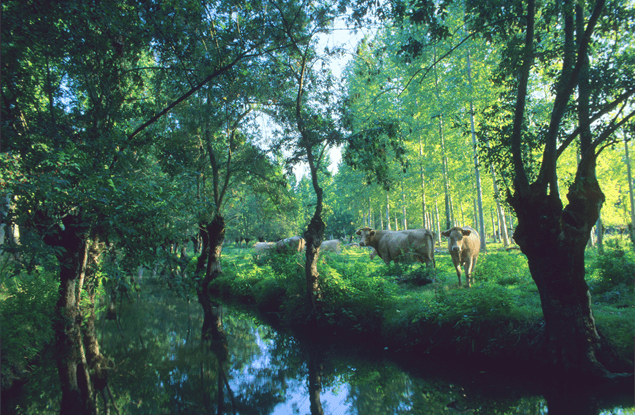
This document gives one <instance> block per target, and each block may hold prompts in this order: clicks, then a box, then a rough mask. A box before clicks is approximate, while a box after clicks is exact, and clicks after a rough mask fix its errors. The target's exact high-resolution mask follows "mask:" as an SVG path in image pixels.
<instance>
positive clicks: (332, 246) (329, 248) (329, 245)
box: [320, 239, 341, 254]
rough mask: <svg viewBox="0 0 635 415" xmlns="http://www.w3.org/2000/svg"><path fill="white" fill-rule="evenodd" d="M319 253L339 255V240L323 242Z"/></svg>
mask: <svg viewBox="0 0 635 415" xmlns="http://www.w3.org/2000/svg"><path fill="white" fill-rule="evenodd" d="M320 251H322V252H335V253H336V254H339V253H340V252H341V245H340V240H339V239H330V240H328V241H323V242H322V244H321V245H320Z"/></svg>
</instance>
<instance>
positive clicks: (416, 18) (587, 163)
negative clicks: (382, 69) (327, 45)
mask: <svg viewBox="0 0 635 415" xmlns="http://www.w3.org/2000/svg"><path fill="white" fill-rule="evenodd" d="M458 6H460V7H458ZM463 6H465V7H466V13H465V15H466V16H467V21H466V26H467V28H468V31H469V32H468V33H467V34H466V35H465V36H463V37H462V38H458V35H455V36H452V34H453V33H454V32H455V28H456V21H457V16H458V15H459V13H460V14H461V15H463V11H462V8H463ZM389 13H391V14H392V16H393V21H394V22H397V23H398V24H399V25H402V26H404V27H405V26H406V25H411V24H412V25H414V26H415V28H414V29H412V31H411V35H410V36H409V37H405V38H404V37H402V38H401V44H402V45H403V46H402V51H403V52H404V55H406V56H410V57H412V58H415V57H419V56H424V55H426V54H427V55H433V54H434V51H435V49H436V48H440V47H441V45H446V46H447V45H448V43H449V41H450V40H452V41H453V45H450V46H448V47H447V48H446V49H445V50H444V52H443V53H441V52H439V53H438V58H436V59H433V61H432V63H431V64H429V65H421V64H419V65H420V66H419V67H417V68H416V71H414V72H413V73H411V75H409V76H408V81H407V82H404V84H403V85H404V87H403V91H402V92H401V93H400V94H401V95H405V94H406V93H409V90H413V91H414V90H416V88H415V86H413V85H416V84H422V83H423V80H424V79H426V78H431V77H432V75H434V74H435V72H433V71H434V70H435V68H436V67H437V66H441V67H442V68H444V69H445V68H447V66H448V63H446V60H451V59H452V58H453V56H455V55H456V54H457V53H458V51H459V50H460V48H461V46H462V45H464V44H465V43H466V42H467V41H468V40H469V39H471V38H475V39H479V41H480V42H483V41H485V42H488V48H491V50H490V51H489V55H490V57H491V56H494V57H497V59H498V67H497V69H496V71H494V72H493V73H492V75H491V79H492V80H493V81H494V82H493V84H492V86H491V90H493V91H496V92H498V93H499V97H498V99H497V100H496V102H493V103H490V104H489V106H488V107H486V108H484V109H482V110H480V111H478V112H477V114H479V116H478V117H476V118H477V120H479V124H478V125H477V127H476V131H477V133H478V134H479V135H480V137H481V143H482V145H484V146H485V147H486V143H487V140H489V141H490V144H491V149H490V150H489V151H488V150H485V153H486V154H484V156H483V157H484V158H483V159H484V160H487V162H488V163H493V164H495V165H496V166H497V167H498V169H499V177H501V178H502V182H503V183H506V184H507V185H508V186H509V187H508V198H507V199H508V202H509V203H510V205H511V206H512V207H513V209H514V211H515V213H516V215H517V218H518V226H517V228H516V232H515V234H514V238H515V240H516V242H517V243H518V244H519V246H520V247H521V250H522V251H523V252H524V253H525V254H526V255H527V257H528V260H529V264H530V270H531V272H532V277H533V278H534V280H535V282H536V285H537V287H538V290H539V292H540V295H541V302H542V306H543V312H544V316H545V321H546V330H547V331H546V335H547V344H548V346H547V349H548V360H550V361H551V362H552V363H553V364H555V365H556V366H558V367H561V368H564V369H566V370H572V371H579V372H581V373H584V374H585V375H591V376H595V377H607V376H609V375H608V373H609V372H608V371H609V370H611V371H620V370H624V369H625V368H627V367H628V366H625V365H624V364H623V363H624V362H617V361H615V360H614V359H613V357H612V353H611V351H610V345H609V343H608V341H607V340H606V339H603V338H601V337H600V336H599V335H598V333H597V330H596V327H595V322H594V320H593V316H592V311H591V308H590V297H589V295H588V287H587V285H586V282H585V280H584V248H585V246H586V242H587V240H588V238H589V234H590V232H591V228H592V226H593V225H594V223H595V222H596V220H597V219H598V217H599V213H600V208H601V206H602V203H603V202H604V195H603V193H602V191H601V189H600V187H599V183H598V181H597V179H596V162H597V160H598V157H599V155H600V153H601V152H602V151H604V150H605V148H607V147H608V146H610V145H611V144H613V143H615V142H616V140H617V139H616V138H615V134H614V133H615V131H617V130H619V129H627V130H628V129H631V128H632V126H633V120H632V119H633V116H634V115H635V112H634V111H633V105H632V104H633V103H632V97H633V94H634V93H635V88H634V86H633V83H632V80H633V79H634V77H633V73H634V71H633V68H634V63H635V58H634V55H635V54H634V53H633V48H632V44H633V38H632V36H633V33H632V32H631V31H629V30H628V29H626V27H628V25H630V24H632V22H633V18H634V16H633V11H632V10H631V9H629V8H628V7H622V5H620V4H618V3H617V2H611V3H610V4H606V5H605V3H604V1H602V0H600V1H598V2H592V3H574V2H565V3H561V2H543V3H540V4H539V5H538V6H537V5H536V4H535V2H534V1H531V0H530V1H528V2H526V3H525V2H512V3H510V2H488V3H487V4H484V3H483V2H480V1H467V2H465V3H462V2H443V3H435V2H427V1H422V2H417V3H416V4H414V5H412V6H411V7H395V8H394V9H392V10H390V11H389ZM623 25H624V26H623ZM456 33H464V31H462V30H459V31H456ZM617 33H620V35H619V36H618V35H617ZM489 45H492V46H489ZM382 47H383V48H385V47H386V45H385V44H382V45H379V46H378V47H377V49H381V48H382ZM470 50H471V51H472V50H473V49H470ZM590 57H592V59H589V58H590ZM616 61H619V62H620V64H619V65H614V62H616ZM406 63H407V62H406ZM436 73H437V74H439V80H440V79H441V74H443V71H441V70H439V71H436ZM415 81H418V82H415ZM428 83H431V82H430V81H428ZM436 85H439V86H441V85H442V82H440V81H439V82H438V83H437V84H436ZM439 92H441V88H439ZM429 95H432V94H430V93H428V94H427V96H429ZM439 95H441V94H439ZM349 97H350V98H351V99H354V98H356V96H353V95H352V94H351V95H349ZM353 104H354V102H353ZM349 107H350V108H353V105H350V106H349ZM444 107H445V106H444ZM458 107H459V108H461V107H463V108H464V107H465V105H461V106H458ZM481 108H483V107H481ZM433 115H434V114H433ZM444 118H445V117H444ZM446 124H447V123H446ZM396 141H398V140H397V139H393V140H392V142H396ZM574 143H575V145H576V146H577V147H578V148H579V149H580V151H581V154H582V156H581V159H580V163H579V164H578V165H577V166H576V167H575V173H574V174H573V175H572V177H571V181H569V182H568V183H567V181H566V180H565V179H563V178H560V180H559V176H558V163H557V162H558V161H559V160H563V159H564V158H565V157H568V152H567V151H566V150H567V149H569V148H572V147H573V146H574ZM446 145H447V142H446ZM367 149H368V150H369V152H368V154H373V155H376V154H377V153H376V152H372V150H373V147H372V146H367ZM372 157H373V156H369V155H367V156H366V159H367V160H369V159H372ZM373 161H374V162H375V163H376V165H370V164H369V166H371V168H372V170H373V171H375V172H380V169H379V167H381V159H379V160H378V159H377V158H375V159H373ZM451 161H452V160H451V159H450V160H449V163H451ZM358 165H361V163H358ZM378 165H379V167H378ZM382 168H383V167H382ZM450 170H451V167H449V169H448V171H450ZM567 185H568V195H567V198H568V202H567V204H566V205H565V204H564V203H563V200H562V199H561V197H560V194H561V193H560V192H561V188H562V187H564V186H567ZM446 210H451V209H447V208H446Z"/></svg>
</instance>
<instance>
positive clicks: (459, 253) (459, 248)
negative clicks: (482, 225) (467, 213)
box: [441, 226, 481, 288]
mask: <svg viewBox="0 0 635 415" xmlns="http://www.w3.org/2000/svg"><path fill="white" fill-rule="evenodd" d="M441 235H443V236H445V237H446V238H448V251H450V255H451V256H452V262H453V263H454V267H455V268H456V275H457V276H458V277H459V287H460V286H461V267H462V266H464V267H465V280H466V283H467V286H468V288H469V287H470V285H471V284H472V283H473V282H474V277H473V276H472V272H474V267H476V260H477V259H478V253H479V251H480V250H481V239H480V237H479V235H478V232H476V230H474V229H473V228H471V227H469V226H464V227H462V228H461V227H459V226H455V227H454V228H451V229H448V230H447V231H444V232H441Z"/></svg>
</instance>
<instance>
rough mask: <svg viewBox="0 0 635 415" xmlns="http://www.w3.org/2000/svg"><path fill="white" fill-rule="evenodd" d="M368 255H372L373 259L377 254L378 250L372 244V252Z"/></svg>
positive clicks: (371, 258)
mask: <svg viewBox="0 0 635 415" xmlns="http://www.w3.org/2000/svg"><path fill="white" fill-rule="evenodd" d="M368 256H369V257H370V260H371V261H372V260H373V259H375V257H376V256H377V251H376V250H375V248H373V247H372V246H371V247H370V254H369V255H368Z"/></svg>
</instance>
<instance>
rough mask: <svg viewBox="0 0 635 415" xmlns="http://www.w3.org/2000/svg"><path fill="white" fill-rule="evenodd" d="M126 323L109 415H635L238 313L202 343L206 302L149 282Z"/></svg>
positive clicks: (110, 323) (46, 370) (35, 400)
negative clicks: (293, 331)
mask: <svg viewBox="0 0 635 415" xmlns="http://www.w3.org/2000/svg"><path fill="white" fill-rule="evenodd" d="M117 316H118V317H117V319H116V320H106V319H103V320H101V321H100V323H99V325H100V328H99V331H100V333H101V334H100V339H99V340H100V346H101V351H102V353H103V354H105V355H106V356H108V357H109V358H110V359H111V372H110V376H109V388H108V390H107V391H105V392H104V394H103V395H102V394H100V395H99V397H98V406H99V409H100V413H102V414H103V413H107V411H106V409H105V408H106V406H104V402H107V407H108V410H109V411H110V413H111V414H114V413H117V412H118V413H120V414H221V413H222V414H262V415H265V414H267V415H268V414H275V415H291V414H300V415H305V414H310V415H318V414H338V415H339V414H362V415H367V414H368V415H373V414H377V415H380V414H381V415H383V414H449V413H466V414H510V415H511V414H547V413H549V414H553V413H571V414H574V413H576V414H577V413H593V414H599V413H601V414H629V413H631V414H632V413H634V412H633V407H632V400H631V401H629V400H628V397H626V401H625V402H621V401H620V402H619V404H616V403H615V401H611V402H612V403H610V404H607V403H606V402H603V401H602V399H601V398H599V399H593V400H590V401H589V403H588V404H586V403H585V404H584V405H583V408H580V407H579V405H576V404H574V403H568V402H566V401H565V402H562V400H561V399H557V400H558V403H557V404H554V405H557V406H558V407H559V410H558V411H555V410H553V409H552V410H551V411H549V410H548V407H549V404H551V403H552V402H553V397H552V398H550V399H549V400H546V399H545V398H544V397H543V396H542V395H541V394H540V391H539V390H538V389H539V388H536V385H535V384H532V383H528V382H523V381H522V374H519V375H520V376H519V379H504V378H500V377H495V376H492V375H490V374H489V373H488V371H487V370H477V371H474V370H471V371H462V370H461V369H460V368H457V367H453V366H456V365H452V364H451V362H439V361H434V360H433V361H430V359H428V361H426V360H425V359H418V358H416V357H414V358H413V357H410V358H408V359H406V360H405V361H401V362H400V361H398V360H395V355H394V354H392V353H390V352H389V351H388V352H387V351H384V350H376V349H372V348H364V347H359V346H357V347H353V346H351V345H341V344H340V345H332V344H327V343H326V342H321V341H319V339H313V340H312V341H299V340H298V339H297V338H295V337H293V336H291V335H289V334H286V333H283V332H281V331H277V330H275V329H273V328H272V327H270V326H268V325H266V324H264V323H262V321H260V320H258V319H257V318H256V317H254V314H253V313H250V312H248V311H245V310H238V309H236V308H232V307H222V311H221V312H220V316H221V319H220V322H221V323H222V324H221V331H220V332H219V333H218V335H217V336H216V338H215V339H214V340H212V341H211V342H209V341H205V342H204V341H202V340H201V327H202V323H203V314H202V311H201V307H200V305H199V304H198V303H197V302H196V301H195V300H193V301H190V302H188V301H186V300H184V299H182V298H178V297H177V296H175V295H171V294H169V293H166V289H165V288H164V287H162V286H152V285H146V286H145V287H144V290H143V292H142V294H141V295H140V297H139V298H138V299H137V298H133V299H130V300H126V301H123V303H121V304H119V305H118V313H117ZM56 382H57V374H56V370H55V365H54V362H52V360H49V361H48V363H46V364H43V365H42V367H41V369H39V370H38V372H37V373H36V376H34V378H33V379H32V380H31V381H30V382H29V383H27V384H26V385H25V386H24V389H23V394H22V396H20V397H19V398H18V399H16V400H15V401H14V402H12V403H11V407H12V409H11V411H12V412H14V413H20V414H37V413H42V414H49V413H50V414H53V413H57V411H58V400H59V388H58V387H57V386H56ZM558 398H561V397H558ZM5 404H6V402H5ZM620 404H621V405H620ZM616 405H617V406H616ZM622 405H624V406H622ZM587 406H588V411H587V410H586V409H587ZM115 407H116V410H115ZM5 408H6V406H5ZM607 408H609V409H607Z"/></svg>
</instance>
